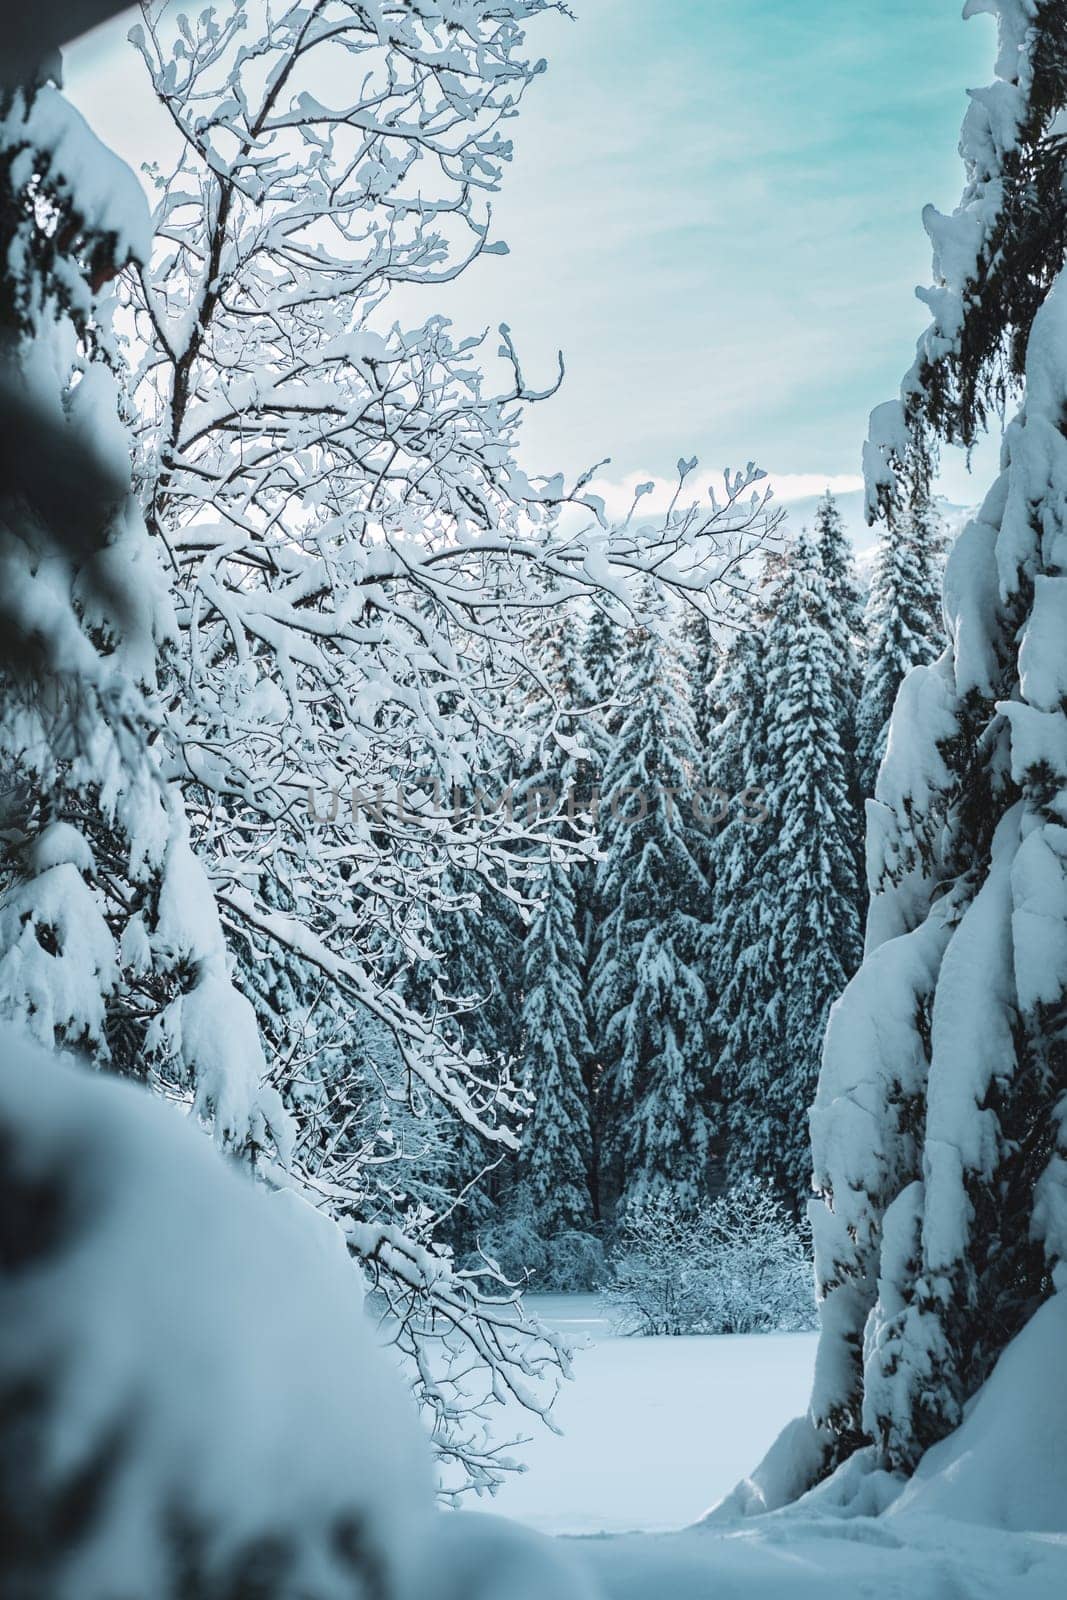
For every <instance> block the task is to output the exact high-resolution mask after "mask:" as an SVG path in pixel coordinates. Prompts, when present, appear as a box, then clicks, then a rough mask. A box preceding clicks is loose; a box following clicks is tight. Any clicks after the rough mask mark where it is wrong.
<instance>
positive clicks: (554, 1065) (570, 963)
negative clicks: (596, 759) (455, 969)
mask: <svg viewBox="0 0 1067 1600" xmlns="http://www.w3.org/2000/svg"><path fill="white" fill-rule="evenodd" d="M574 919H575V907H574V888H573V884H572V881H571V873H570V871H569V870H568V866H567V864H566V863H565V862H561V861H553V862H551V863H549V865H548V866H547V868H546V869H545V873H544V877H543V880H542V885H541V898H540V902H539V905H538V908H537V912H536V914H535V916H534V919H533V921H532V923H531V925H530V929H529V932H528V933H527V935H526V941H525V945H524V947H523V989H524V994H523V1003H522V1027H523V1034H524V1051H523V1063H524V1068H525V1074H526V1083H527V1086H528V1088H529V1091H530V1094H531V1096H532V1099H533V1110H532V1112H531V1114H530V1119H529V1121H528V1122H527V1124H526V1126H525V1128H524V1129H523V1141H522V1152H521V1156H520V1171H521V1174H522V1177H523V1179H524V1180H525V1182H526V1185H527V1189H528V1193H529V1197H530V1201H531V1203H532V1207H533V1213H534V1217H533V1220H534V1224H535V1226H536V1228H537V1231H538V1233H539V1235H540V1237H541V1238H542V1239H543V1240H544V1241H545V1242H546V1244H547V1245H548V1246H549V1247H551V1244H552V1241H553V1240H555V1239H557V1238H558V1237H559V1235H560V1234H562V1233H566V1232H582V1233H587V1232H589V1231H590V1230H591V1228H592V1225H593V1200H592V1191H591V1186H590V1185H591V1176H592V1167H593V1142H592V1130H591V1118H590V1107H589V1093H588V1086H587V1081H586V1076H585V1074H586V1071H587V1068H588V1062H589V1058H590V1056H591V1054H592V1051H591V1047H590V1044H589V1039H588V1037H587V1035H586V1026H585V1012H584V1003H583V994H582V955H581V947H580V944H579V941H578V934H577V929H576V927H575V920H574ZM550 1253H551V1250H550Z"/></svg>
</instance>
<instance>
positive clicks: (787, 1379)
mask: <svg viewBox="0 0 1067 1600" xmlns="http://www.w3.org/2000/svg"><path fill="white" fill-rule="evenodd" d="M526 1304H527V1307H528V1309H529V1310H530V1311H531V1312H532V1313H533V1314H534V1315H535V1316H537V1317H538V1318H540V1320H541V1321H543V1322H545V1323H547V1324H548V1325H549V1326H550V1327H553V1328H557V1329H559V1330H560V1332H562V1333H563V1334H564V1335H566V1336H567V1337H568V1338H569V1339H570V1340H571V1341H572V1343H573V1345H574V1346H575V1356H574V1379H573V1381H572V1382H570V1383H567V1384H565V1385H564V1387H563V1389H562V1391H561V1393H560V1395H559V1398H558V1400H557V1402H556V1406H555V1410H554V1413H553V1414H554V1417H555V1420H556V1422H557V1424H558V1426H559V1427H560V1428H561V1429H562V1430H563V1432H562V1435H556V1434H552V1433H550V1432H549V1431H548V1430H547V1429H546V1428H544V1427H542V1426H541V1425H540V1424H539V1423H538V1422H537V1421H536V1419H529V1422H527V1420H526V1418H525V1417H524V1415H523V1413H522V1412H521V1411H520V1410H519V1408H518V1407H515V1408H513V1409H512V1408H509V1409H508V1411H507V1413H506V1418H505V1420H504V1421H502V1423H501V1426H500V1433H501V1436H502V1437H509V1436H510V1437H514V1435H515V1434H516V1433H518V1432H519V1431H522V1432H523V1433H524V1434H528V1435H530V1439H529V1443H528V1444H526V1445H524V1446H522V1447H521V1448H519V1449H517V1450H516V1451H515V1452H514V1454H515V1455H516V1456H517V1457H519V1458H520V1459H521V1460H522V1461H523V1462H524V1463H525V1465H526V1468H527V1470H526V1471H525V1472H523V1473H521V1474H512V1475H510V1476H509V1477H508V1480H507V1482H506V1483H505V1484H504V1486H503V1487H502V1488H501V1489H500V1490H499V1491H498V1492H497V1494H496V1495H495V1496H494V1497H493V1498H492V1499H488V1498H486V1499H484V1500H482V1501H479V1502H474V1501H472V1502H471V1503H470V1504H471V1509H472V1510H475V1509H477V1510H482V1511H492V1512H498V1513H500V1514H501V1515H503V1516H507V1517H514V1518H515V1519H516V1520H517V1521H519V1522H524V1523H526V1524H528V1526H530V1527H532V1528H537V1529H539V1530H540V1531H541V1532H544V1533H563V1534H596V1533H626V1532H631V1531H643V1532H664V1531H667V1530H670V1529H676V1528H682V1527H685V1526H687V1525H688V1524H689V1523H691V1522H694V1521H695V1520H696V1519H697V1518H698V1517H699V1516H700V1515H701V1514H702V1513H703V1512H704V1511H706V1510H707V1509H708V1507H709V1506H711V1505H713V1504H714V1503H715V1501H717V1500H719V1499H720V1498H721V1497H722V1496H723V1495H725V1494H727V1493H728V1492H729V1490H730V1489H732V1488H733V1486H734V1484H735V1483H736V1482H737V1480H738V1479H739V1478H740V1477H742V1476H743V1475H744V1474H745V1473H746V1472H748V1471H749V1470H750V1469H751V1468H752V1467H753V1466H754V1465H755V1463H756V1462H757V1461H758V1460H759V1459H760V1457H761V1456H762V1455H763V1453H764V1451H765V1450H766V1449H767V1448H768V1446H769V1445H770V1444H771V1443H772V1442H773V1440H774V1438H775V1437H776V1435H777V1434H778V1433H779V1432H780V1430H781V1429H782V1428H783V1427H784V1426H785V1424H786V1423H787V1422H788V1421H789V1420H790V1419H791V1418H792V1417H794V1416H796V1415H797V1414H798V1413H799V1412H801V1411H803V1409H804V1407H805V1405H806V1404H807V1399H808V1394H809V1392H810V1388H811V1376H812V1367H813V1365H814V1360H815V1342H816V1336H815V1334H814V1333H779V1334H774V1333H770V1334H752V1335H736V1336H724V1337H700V1338H674V1339H667V1338H663V1339H626V1338H617V1337H615V1336H614V1334H613V1331H612V1328H611V1324H610V1322H609V1320H608V1318H607V1315H606V1313H605V1312H604V1310H603V1309H602V1307H601V1306H600V1303H599V1301H598V1299H597V1297H596V1295H528V1296H527V1297H526ZM583 1346H584V1348H583Z"/></svg>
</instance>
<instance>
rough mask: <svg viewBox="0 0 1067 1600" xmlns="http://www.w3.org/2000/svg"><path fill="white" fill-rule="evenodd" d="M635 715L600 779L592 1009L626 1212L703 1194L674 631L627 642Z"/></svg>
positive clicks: (702, 1088)
mask: <svg viewBox="0 0 1067 1600" xmlns="http://www.w3.org/2000/svg"><path fill="white" fill-rule="evenodd" d="M628 655H629V662H628V671H627V673H626V677H625V680H624V699H625V701H626V703H627V705H628V706H629V708H630V709H629V711H628V713H627V715H626V717H625V720H624V722H623V724H622V727H621V729H620V731H619V736H618V740H617V742H616V744H615V747H614V749H613V750H612V753H611V757H610V759H609V761H608V765H607V770H606V772H605V778H604V793H603V797H602V803H601V839H602V846H603V849H604V851H605V859H603V860H602V861H601V862H600V863H599V866H598V869H597V882H596V892H597V903H598V912H599V927H598V933H597V941H596V951H595V957H594V961H593V966H592V981H591V988H590V1007H591V1012H592V1018H593V1025H594V1029H595V1032H594V1045H595V1047H596V1049H597V1053H598V1056H599V1058H600V1060H601V1062H602V1079H601V1083H600V1095H599V1101H600V1117H601V1123H602V1139H603V1145H604V1163H605V1167H606V1169H607V1174H608V1187H609V1189H610V1191H611V1193H612V1194H613V1196H614V1197H615V1199H616V1200H617V1202H618V1204H619V1205H621V1206H622V1207H625V1206H626V1205H627V1204H629V1203H630V1202H633V1201H640V1200H642V1199H644V1198H647V1197H648V1196H649V1195H651V1194H653V1193H655V1192H657V1191H661V1190H664V1189H670V1190H672V1191H673V1192H674V1193H675V1194H676V1195H677V1196H678V1197H679V1198H680V1199H681V1201H682V1202H683V1203H684V1204H689V1203H692V1202H694V1201H695V1200H696V1199H697V1198H698V1197H699V1195H700V1194H701V1192H702V1191H703V1189H704V1186H705V1180H706V1169H707V1153H708V1142H709V1110H710V1107H709V1093H708V1089H709V1082H710V1065H709V1060H708V1040H709V1025H710V1021H711V1018H710V1006H709V1002H708V995H707V989H706V985H705V981H704V967H705V941H706V933H707V929H706V923H705V918H706V914H707V884H706V881H705V878H704V875H703V872H702V871H701V867H700V863H699V849H698V847H697V839H696V835H697V831H698V827H699V824H698V822H697V819H696V815H695V807H694V780H693V773H694V769H695V742H694V734H693V727H692V720H691V718H690V715H689V709H688V706H687V704H686V698H685V695H684V692H683V689H682V686H681V684H680V683H679V681H678V673H677V668H676V664H675V662H674V661H673V660H672V659H671V654H670V650H669V646H668V643H667V638H666V630H665V624H664V622H663V620H662V619H661V620H660V623H659V626H656V625H653V626H650V627H647V628H642V629H640V630H637V631H636V632H635V633H634V634H633V635H632V636H631V639H630V641H629V648H628Z"/></svg>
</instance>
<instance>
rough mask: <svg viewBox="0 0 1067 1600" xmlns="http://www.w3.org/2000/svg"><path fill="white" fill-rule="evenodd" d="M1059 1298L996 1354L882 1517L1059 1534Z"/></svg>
mask: <svg viewBox="0 0 1067 1600" xmlns="http://www.w3.org/2000/svg"><path fill="white" fill-rule="evenodd" d="M1065 1361H1067V1295H1064V1294H1062V1293H1061V1294H1056V1295H1054V1296H1053V1297H1052V1299H1051V1300H1049V1301H1047V1302H1046V1304H1045V1305H1043V1306H1042V1307H1041V1309H1040V1311H1038V1313H1037V1315H1036V1316H1035V1317H1033V1318H1032V1319H1031V1320H1030V1322H1028V1323H1027V1325H1026V1327H1025V1328H1023V1330H1022V1332H1021V1333H1019V1334H1018V1335H1017V1336H1016V1338H1015V1339H1013V1340H1012V1342H1011V1344H1009V1345H1008V1347H1007V1349H1006V1350H1005V1351H1004V1353H1003V1354H1002V1355H1001V1357H1000V1360H999V1361H998V1362H997V1365H996V1366H995V1368H994V1369H993V1371H992V1373H991V1374H990V1376H989V1379H988V1380H987V1382H986V1383H985V1384H984V1386H983V1387H982V1388H981V1389H980V1390H979V1391H978V1393H977V1395H975V1397H974V1399H973V1401H972V1402H971V1404H970V1406H969V1408H968V1411H967V1415H966V1417H965V1418H964V1420H963V1422H962V1423H961V1425H960V1426H959V1427H958V1428H957V1429H956V1431H955V1433H952V1434H950V1435H949V1436H948V1438H947V1439H943V1440H942V1441H941V1443H940V1444H937V1445H934V1447H933V1449H931V1450H928V1451H927V1452H926V1455H925V1456H924V1457H923V1459H922V1461H921V1462H920V1463H919V1467H918V1470H917V1471H916V1473H915V1476H914V1477H913V1478H912V1479H911V1480H910V1482H909V1483H908V1484H907V1486H906V1488H905V1489H904V1490H903V1491H902V1492H901V1494H900V1496H899V1497H898V1498H897V1499H896V1500H895V1501H894V1503H893V1505H892V1506H891V1507H890V1509H889V1512H888V1514H887V1515H888V1517H891V1518H894V1519H898V1518H903V1517H905V1516H908V1515H910V1514H913V1513H920V1512H921V1513H933V1514H936V1515H939V1516H944V1517H954V1518H956V1519H957V1520H959V1521H962V1522H975V1523H981V1524H983V1525H984V1526H986V1527H991V1528H1003V1529H1006V1530H1009V1531H1011V1532H1014V1533H1022V1532H1029V1533H1067V1382H1065V1381H1064V1380H1065V1373H1064V1365H1065Z"/></svg>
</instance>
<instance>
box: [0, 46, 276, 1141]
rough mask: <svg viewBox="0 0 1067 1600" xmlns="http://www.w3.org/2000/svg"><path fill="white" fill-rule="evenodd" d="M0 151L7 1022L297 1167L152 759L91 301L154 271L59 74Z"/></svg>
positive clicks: (97, 311)
mask: <svg viewBox="0 0 1067 1600" xmlns="http://www.w3.org/2000/svg"><path fill="white" fill-rule="evenodd" d="M0 145H2V150H3V160H2V162H0V181H2V183H3V185H4V191H5V192H4V194H3V197H2V198H3V203H2V206H0V210H2V213H3V229H4V235H5V236H4V238H3V240H2V244H0V249H2V256H3V264H4V265H3V273H4V281H3V292H2V294H0V303H2V304H3V306H4V308H5V312H4V327H3V331H2V336H0V342H2V350H0V366H2V368H3V372H2V380H0V383H2V387H3V390H4V392H5V395H7V396H10V397H11V398H12V400H14V399H15V397H16V396H19V397H20V398H19V399H18V401H17V402H16V403H14V404H12V405H11V408H10V412H9V413H8V416H7V420H8V427H7V430H6V432H7V436H6V438H5V447H6V448H5V461H7V460H10V463H11V465H10V474H11V475H10V476H9V475H8V470H7V469H5V482H4V484H3V489H2V492H3V495H4V502H5V503H4V507H3V517H2V523H3V546H4V549H3V555H4V566H5V582H4V586H3V587H4V602H3V604H4V607H5V613H6V614H5V622H6V623H7V633H6V636H7V640H8V646H9V648H10V649H11V660H10V661H9V662H8V663H7V670H6V672H5V677H4V682H3V685H2V696H0V750H2V759H3V766H4V776H5V780H6V781H5V793H4V797H3V811H4V849H3V857H2V862H0V1014H2V1015H3V1016H5V1017H7V1018H10V1019H12V1020H15V1021H18V1022H20V1023H22V1024H24V1025H25V1026H27V1027H28V1028H29V1029H30V1030H31V1031H32V1032H33V1033H34V1034H35V1035H36V1037H37V1038H39V1039H40V1040H41V1041H42V1042H43V1043H46V1044H47V1045H49V1046H53V1045H69V1046H78V1047H80V1048H82V1049H84V1050H85V1051H86V1052H87V1053H88V1054H89V1055H90V1057H91V1058H92V1059H93V1060H94V1061H95V1062H96V1063H97V1064H99V1065H107V1066H110V1067H112V1068H113V1069H114V1070H116V1071H119V1072H127V1073H130V1072H133V1073H137V1074H143V1073H144V1072H145V1071H146V1070H147V1071H149V1072H150V1073H151V1075H153V1076H156V1075H158V1076H160V1077H161V1078H162V1080H163V1082H164V1083H165V1084H166V1085H167V1087H168V1090H170V1091H172V1092H174V1093H176V1094H179V1095H181V1096H182V1097H183V1098H185V1099H187V1100H188V1101H189V1102H190V1103H192V1104H193V1105H194V1106H195V1107H196V1110H197V1111H198V1112H199V1113H200V1115H201V1116H202V1117H203V1118H204V1119H205V1121H208V1122H211V1123H213V1124H214V1127H215V1131H216V1135H217V1136H218V1138H219V1139H220V1141H221V1142H224V1143H225V1144H227V1145H228V1146H229V1147H231V1148H233V1149H237V1150H242V1151H255V1150H256V1149H259V1148H271V1149H277V1150H278V1151H284V1150H285V1149H286V1148H287V1147H288V1137H289V1126H288V1119H287V1117H286V1116H285V1115H284V1113H283V1111H282V1108H281V1103H280V1100H279V1098H278V1096H277V1095H276V1094H275V1093H274V1092H273V1091H272V1090H271V1089H270V1088H269V1086H267V1085H266V1084H264V1083H263V1077H264V1062H263V1052H262V1048H261V1045H260V1042H259V1038H258V1035H257V1031H256V1027H255V1019H254V1016H253V1012H252V1008H251V1006H250V1004H249V1002H248V1000H247V999H246V998H245V996H244V995H243V994H242V993H241V992H240V991H239V989H237V988H235V987H234V985H233V983H232V982H231V974H230V966H229V960H228V954H227V948H226V944H225V939H224V935H223V930H222V925H221V922H220V918H219V915H218V911H217V908H216V905H215V902H214V899H213V896H212V893H211V890H210V887H209V885H208V880H207V878H206V876H205V873H204V870H203V866H202V864H201V862H200V861H199V860H198V858H197V856H196V855H195V853H194V852H193V850H192V848H191V843H190V837H189V829H188V826H187V822H186V817H185V812H184V807H183V803H182V797H181V793H180V790H179V789H178V787H177V786H176V785H175V784H174V783H173V782H171V781H169V776H168V773H167V770H166V765H165V762H163V761H161V759H160V747H159V745H158V744H157V742H156V741H157V740H158V734H159V725H160V711H159V706H158V699H157V653H158V651H159V649H160V648H161V647H162V646H164V645H165V644H167V643H168V642H169V641H170V640H171V639H172V638H173V632H174V624H173V616H172V612H171V608H170V605H169V602H168V598H167V594H166V588H165V585H164V582H163V580H162V576H161V573H160V570H159V567H158V564H157V561H156V557H155V552H154V551H153V549H152V547H151V544H150V542H149V540H148V539H147V537H146V534H145V528H144V524H143V521H142V519H141V517H140V514H139V511H138V508H137V504H136V501H135V499H134V498H133V496H132V494H131V484H130V439H129V436H128V433H127V431H126V429H125V427H124V426H123V423H122V421H121V420H120V409H121V407H120V396H119V393H118V389H117V385H116V381H115V372H116V370H117V357H116V351H115V345H114V341H113V339H112V337H111V333H110V327H109V316H108V311H107V308H106V306H104V305H102V304H101V300H100V295H101V291H102V290H103V289H104V286H105V285H106V284H107V283H108V282H109V281H110V280H111V279H112V278H114V276H115V274H116V272H117V271H118V270H119V269H120V268H121V267H122V266H123V265H124V264H125V263H126V261H127V260H129V259H131V258H133V259H138V258H144V257H145V256H146V254H147V252H148V249H149V240H150V234H149V228H148V218H147V214H146V208H145V205H144V200H143V197H142V195H141V191H140V188H139V186H138V184H137V182H136V180H135V179H134V177H133V175H132V174H131V173H130V172H129V171H128V169H127V168H125V167H124V166H123V165H122V163H121V162H119V161H118V160H117V159H116V158H115V157H114V156H113V155H112V154H111V152H110V151H108V150H107V149H106V148H105V147H104V146H103V145H101V144H100V142H99V141H98V140H97V139H96V138H95V136H94V135H93V134H92V133H91V131H90V130H89V128H88V127H87V126H86V124H85V123H84V121H83V120H82V118H81V117H80V115H79V114H78V113H77V112H76V111H75V110H74V109H73V108H72V107H71V106H70V105H69V103H68V102H67V101H66V100H65V99H64V98H63V96H62V95H61V94H60V92H59V89H58V87H57V86H56V83H55V82H54V80H53V79H52V77H51V76H50V74H49V71H48V70H46V71H45V72H44V73H42V74H41V75H40V77H39V79H38V80H37V81H36V82H35V83H33V84H27V85H26V86H24V87H22V88H20V89H18V90H15V91H12V92H11V94H10V95H5V97H4V101H3V118H2V123H0ZM5 413H7V407H6V405H5ZM23 441H24V447H23Z"/></svg>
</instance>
